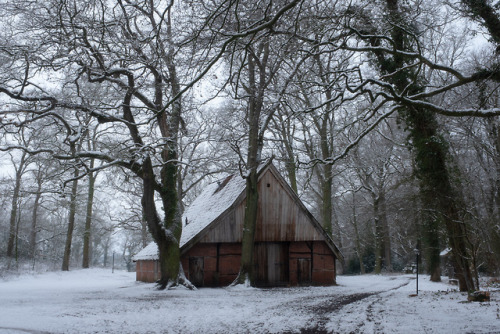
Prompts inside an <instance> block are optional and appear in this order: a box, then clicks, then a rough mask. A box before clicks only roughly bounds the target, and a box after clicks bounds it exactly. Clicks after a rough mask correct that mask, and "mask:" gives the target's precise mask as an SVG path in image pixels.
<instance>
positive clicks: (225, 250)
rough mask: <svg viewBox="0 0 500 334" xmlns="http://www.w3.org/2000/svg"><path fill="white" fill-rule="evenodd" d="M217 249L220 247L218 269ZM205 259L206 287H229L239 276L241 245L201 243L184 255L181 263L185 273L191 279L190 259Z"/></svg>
mask: <svg viewBox="0 0 500 334" xmlns="http://www.w3.org/2000/svg"><path fill="white" fill-rule="evenodd" d="M217 247H219V263H218V268H217ZM195 256H196V257H203V261H204V268H203V274H204V282H203V283H204V286H227V285H229V284H231V283H232V282H233V281H234V280H235V279H236V276H237V275H238V272H239V270H240V262H241V244H237V243H221V244H219V246H217V244H216V243H213V244H208V243H205V244H204V243H199V244H196V245H194V246H193V248H191V249H190V250H188V251H187V252H186V253H185V254H183V255H182V258H181V262H182V267H183V268H184V273H185V274H186V277H187V278H188V279H189V258H190V257H195Z"/></svg>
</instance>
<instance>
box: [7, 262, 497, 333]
mask: <svg viewBox="0 0 500 334" xmlns="http://www.w3.org/2000/svg"><path fill="white" fill-rule="evenodd" d="M338 283H339V286H335V287H304V288H278V289H268V290H264V289H252V288H224V289H199V290H197V291H189V290H186V289H183V288H178V289H175V290H169V291H157V290H155V289H154V285H152V284H146V283H138V282H135V274H134V273H126V272H116V271H115V273H114V274H113V273H111V272H110V271H109V270H102V269H90V270H75V271H71V272H57V273H46V274H40V275H23V276H20V277H17V278H9V279H8V280H4V281H0V333H283V332H285V333H301V332H302V333H318V332H319V333H330V332H332V333H500V298H499V296H500V291H498V292H497V291H492V292H491V297H492V300H491V302H485V303H470V302H466V300H467V295H466V294H464V293H460V292H457V291H455V288H454V287H452V286H450V285H448V284H445V283H430V282H429V281H428V278H427V276H420V280H419V287H420V293H419V295H418V296H416V297H411V296H410V295H411V294H413V293H415V279H414V276H411V275H394V276H375V275H366V276H339V277H338Z"/></svg>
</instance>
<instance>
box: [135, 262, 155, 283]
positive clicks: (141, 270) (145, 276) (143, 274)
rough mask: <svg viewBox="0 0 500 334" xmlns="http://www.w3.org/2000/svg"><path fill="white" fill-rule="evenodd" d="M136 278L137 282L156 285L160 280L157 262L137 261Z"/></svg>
mask: <svg viewBox="0 0 500 334" xmlns="http://www.w3.org/2000/svg"><path fill="white" fill-rule="evenodd" d="M135 278H136V280H137V281H141V282H148V283H154V282H156V281H157V280H158V279H159V278H160V268H159V265H158V261H156V260H139V261H137V265H136V271H135Z"/></svg>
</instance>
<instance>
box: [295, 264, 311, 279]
mask: <svg viewBox="0 0 500 334" xmlns="http://www.w3.org/2000/svg"><path fill="white" fill-rule="evenodd" d="M297 281H298V283H299V285H309V284H311V259H307V258H306V259H297Z"/></svg>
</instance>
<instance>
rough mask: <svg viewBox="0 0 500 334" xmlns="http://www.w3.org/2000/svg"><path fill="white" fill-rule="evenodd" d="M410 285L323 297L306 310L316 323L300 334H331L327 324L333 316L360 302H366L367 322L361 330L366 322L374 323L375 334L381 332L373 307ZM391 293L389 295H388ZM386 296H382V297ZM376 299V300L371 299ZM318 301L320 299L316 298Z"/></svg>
mask: <svg viewBox="0 0 500 334" xmlns="http://www.w3.org/2000/svg"><path fill="white" fill-rule="evenodd" d="M409 283H410V281H408V282H405V283H403V284H400V285H398V286H396V287H392V288H390V289H386V290H382V291H377V292H369V293H357V294H349V295H331V296H323V298H324V300H321V301H314V303H315V305H310V306H306V307H305V308H306V309H308V310H309V311H312V312H313V313H314V315H315V316H314V323H313V324H311V325H309V326H307V327H303V328H300V333H303V334H309V333H320V334H321V333H330V332H329V331H328V330H327V329H326V324H327V323H328V322H329V320H330V318H331V315H332V314H333V313H335V312H337V311H339V310H340V309H342V308H343V307H345V306H347V305H350V304H354V303H358V302H360V301H363V300H365V299H369V300H366V301H365V302H366V303H364V304H363V305H360V309H362V310H366V311H364V312H362V314H363V313H364V314H366V320H362V321H361V323H360V326H359V329H361V327H363V326H362V324H363V323H364V322H365V321H366V322H371V323H373V328H374V332H376V333H378V332H380V331H379V330H380V324H381V323H380V321H378V319H377V317H376V315H375V314H374V311H373V306H374V305H375V304H377V303H381V302H383V299H384V298H387V296H388V295H390V292H391V291H395V290H397V289H399V288H401V287H403V286H406V285H408V284H409ZM388 293H389V294H388ZM382 294H383V295H384V296H381V295H382ZM369 297H375V298H369ZM315 299H318V298H315Z"/></svg>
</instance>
